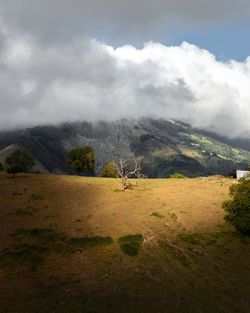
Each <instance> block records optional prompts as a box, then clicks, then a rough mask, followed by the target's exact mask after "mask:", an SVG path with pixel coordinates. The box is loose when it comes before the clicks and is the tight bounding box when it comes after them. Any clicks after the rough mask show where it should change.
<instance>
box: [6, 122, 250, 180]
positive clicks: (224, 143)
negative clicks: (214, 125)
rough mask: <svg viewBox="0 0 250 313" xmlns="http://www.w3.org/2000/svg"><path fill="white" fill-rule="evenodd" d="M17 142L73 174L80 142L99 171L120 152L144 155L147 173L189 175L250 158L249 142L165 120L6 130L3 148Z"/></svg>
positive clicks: (242, 164) (225, 170)
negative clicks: (71, 155) (71, 156)
mask: <svg viewBox="0 0 250 313" xmlns="http://www.w3.org/2000/svg"><path fill="white" fill-rule="evenodd" d="M12 144H18V145H21V146H23V147H25V148H26V149H28V150H29V151H30V152H31V153H32V154H33V155H34V156H35V157H36V159H37V160H38V161H39V162H40V163H41V164H42V165H43V166H44V167H45V168H46V169H47V170H48V171H50V172H53V173H71V171H70V169H69V168H68V166H67V151H68V150H69V149H72V148H74V147H77V146H81V145H84V146H85V145H88V146H92V147H93V148H94V150H95V154H96V174H97V175H98V174H99V173H100V170H101V168H102V166H103V165H104V164H105V163H106V162H108V161H110V160H114V159H117V158H118V157H119V156H121V157H122V158H124V159H128V160H131V159H133V158H134V157H141V158H142V167H143V172H144V174H145V175H147V176H148V177H168V176H169V175H170V174H172V173H174V172H181V173H183V174H185V175H188V176H190V177H195V176H204V175H212V174H229V173H230V172H232V171H233V170H234V169H236V168H238V169H245V168H246V167H247V164H249V162H250V140H247V139H245V140H242V139H234V140H232V139H229V138H224V137H220V136H219V135H216V134H213V133H209V132H205V131H202V130H199V129H195V128H192V127H191V126H190V125H188V124H186V123H182V122H179V121H173V120H163V119H162V120H159V119H149V118H147V119H146V118H145V119H139V120H128V119H122V120H119V121H116V122H106V121H99V122H95V123H90V122H78V123H65V124H63V125H60V126H38V127H33V128H28V129H25V130H15V131H8V132H1V133H0V149H4V148H5V147H8V146H10V145H12Z"/></svg>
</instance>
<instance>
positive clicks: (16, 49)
mask: <svg viewBox="0 0 250 313" xmlns="http://www.w3.org/2000/svg"><path fill="white" fill-rule="evenodd" d="M0 38H1V45H0V49H1V51H0V94H1V102H0V129H1V130H4V129H11V128H16V127H27V126H32V125H37V124H47V123H61V122H64V121H76V120H98V119H108V120H111V119H118V118H122V117H131V116H132V117H136V118H137V117H138V118H139V117H145V116H154V117H159V118H176V119H179V120H182V121H187V122H190V123H191V124H193V125H194V126H196V127H200V128H204V129H208V130H211V131H215V132H218V133H220V134H222V135H228V136H231V137H235V136H249V134H250V93H249V86H250V58H248V59H247V60H246V61H245V62H243V63H240V62H236V61H231V62H228V63H223V62H219V61H217V60H216V59H215V57H214V56H213V55H212V54H211V53H209V52H208V51H206V50H202V49H200V48H199V47H196V46H194V45H191V44H188V43H183V44H182V45H181V46H172V47H168V46H164V45H162V44H159V43H153V42H148V43H147V44H145V46H144V47H143V48H142V49H136V48H134V47H133V46H128V45H127V46H123V47H120V48H117V49H115V48H113V47H112V46H107V45H105V44H102V43H100V42H98V41H96V40H94V39H91V38H86V37H84V38H82V39H78V40H71V41H69V42H67V43H66V44H64V45H62V44H60V45H56V44H55V45H50V46H44V45H41V44H39V42H38V41H36V40H34V38H33V39H32V37H23V36H20V35H18V34H16V33H12V32H9V31H7V32H6V31H5V32H2V33H1V34H0Z"/></svg>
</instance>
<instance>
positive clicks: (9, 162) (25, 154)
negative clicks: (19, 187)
mask: <svg viewBox="0 0 250 313" xmlns="http://www.w3.org/2000/svg"><path fill="white" fill-rule="evenodd" d="M5 164H6V170H7V172H8V173H10V174H13V177H15V174H17V173H27V172H29V171H30V170H31V169H32V167H33V166H34V165H35V159H34V157H33V155H32V154H31V153H30V152H29V151H27V150H25V149H18V150H16V151H14V152H13V153H12V154H10V155H9V156H8V157H7V158H6V161H5Z"/></svg>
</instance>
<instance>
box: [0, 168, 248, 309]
mask: <svg viewBox="0 0 250 313" xmlns="http://www.w3.org/2000/svg"><path fill="white" fill-rule="evenodd" d="M232 183H234V181H233V180H230V179H224V178H219V177H211V178H199V179H180V180H170V179H168V180H167V179H165V180H140V181H134V182H133V184H134V185H135V186H134V189H133V190H129V191H126V192H122V191H121V186H120V182H119V180H116V179H102V178H85V177H76V176H54V175H47V174H46V175H45V174H44V175H42V174H37V175H19V176H17V178H15V179H12V178H10V177H9V176H8V175H6V174H2V175H0V313H15V312H16V313H45V312H46V313H47V312H50V313H53V312H54V313H78V312H84V313H85V312H88V313H99V312H100V313H101V312H103V313H106V312H107V313H118V312H119V313H125V312H126V313H128V312H129V313H134V312H137V313H147V312H152V313H158V312H159V313H161V312H162V313H163V312H164V313H171V312H176V313H196V312H197V313H201V312H211V313H219V312H250V298H249V294H250V240H249V239H248V238H245V237H241V236H240V235H238V234H237V232H235V230H234V229H233V228H232V227H231V226H230V225H228V224H227V223H226V222H225V221H224V219H223V217H224V211H223V210H222V209H221V204H222V202H223V201H224V200H226V199H228V188H229V186H230V185H231V184H232Z"/></svg>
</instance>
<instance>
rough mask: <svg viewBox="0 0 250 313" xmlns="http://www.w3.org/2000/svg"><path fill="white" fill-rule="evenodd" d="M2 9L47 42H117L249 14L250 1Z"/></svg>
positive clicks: (68, 3) (16, 2) (8, 4)
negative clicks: (86, 36) (75, 39)
mask: <svg viewBox="0 0 250 313" xmlns="http://www.w3.org/2000/svg"><path fill="white" fill-rule="evenodd" d="M0 8H1V13H2V15H3V16H4V18H5V19H6V21H8V25H9V26H10V27H11V28H12V29H15V30H17V29H18V30H22V31H25V32H27V33H35V34H36V36H39V38H40V39H42V40H43V41H44V42H45V43H49V42H53V41H54V40H55V39H56V40H57V41H61V40H62V41H64V40H66V39H67V38H71V37H72V36H74V37H75V36H79V35H82V34H83V33H88V34H89V35H90V36H94V37H96V36H98V38H100V37H101V38H102V35H103V34H105V35H107V36H109V37H112V38H113V39H114V38H116V39H117V38H118V42H122V41H123V40H122V39H124V38H126V39H128V40H129V42H131V41H130V40H133V39H135V37H138V38H140V39H142V38H143V40H150V39H152V38H154V39H155V40H156V39H159V36H161V35H164V36H166V32H167V30H168V27H169V26H171V25H172V24H173V23H174V24H178V23H181V24H184V25H185V26H187V25H189V26H190V25H193V26H194V25H196V27H197V26H201V25H203V26H204V25H206V26H211V25H214V24H215V23H216V24H218V23H219V24H220V23H223V22H229V23H230V24H232V23H234V22H236V23H237V22H239V21H241V22H242V21H248V20H249V18H250V4H249V0H237V1H235V0H209V1H208V0H185V1H183V0H154V1H152V0H126V1H122V0H43V1H41V0H22V1H20V0H0Z"/></svg>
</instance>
